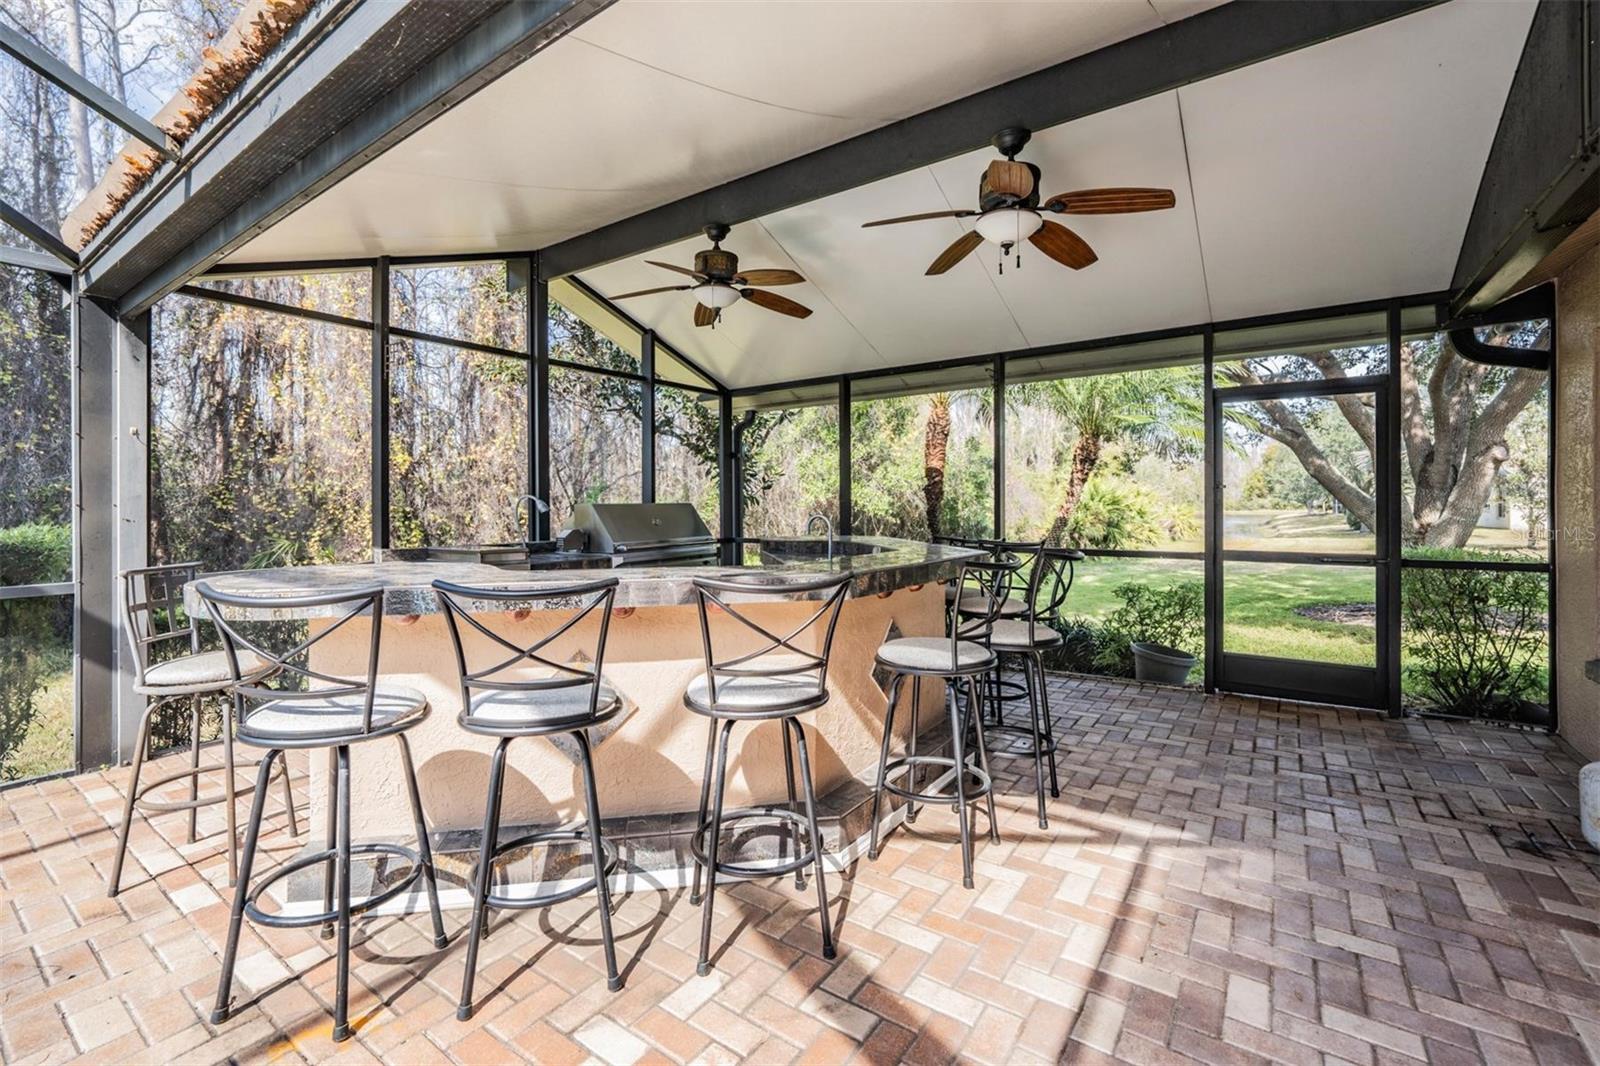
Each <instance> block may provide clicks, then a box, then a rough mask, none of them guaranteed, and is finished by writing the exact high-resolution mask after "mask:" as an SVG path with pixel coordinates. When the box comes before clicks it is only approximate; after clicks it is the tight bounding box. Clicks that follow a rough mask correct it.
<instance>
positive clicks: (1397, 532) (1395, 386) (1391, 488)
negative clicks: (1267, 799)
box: [1377, 302, 1405, 718]
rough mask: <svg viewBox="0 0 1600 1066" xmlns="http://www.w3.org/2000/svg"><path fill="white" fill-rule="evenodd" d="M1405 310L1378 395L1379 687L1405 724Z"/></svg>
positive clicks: (1395, 315)
mask: <svg viewBox="0 0 1600 1066" xmlns="http://www.w3.org/2000/svg"><path fill="white" fill-rule="evenodd" d="M1401 310H1402V309H1401V307H1400V304H1399V303H1398V302H1396V303H1394V304H1392V305H1391V306H1390V307H1389V311H1388V317H1387V322H1386V326H1387V329H1386V333H1387V336H1388V339H1389V380H1390V382H1391V384H1390V387H1389V388H1387V389H1385V390H1384V391H1383V392H1381V393H1379V394H1378V395H1379V396H1380V397H1381V398H1382V400H1383V409H1382V410H1381V411H1379V412H1378V413H1377V414H1378V417H1377V424H1378V440H1379V441H1380V443H1381V444H1383V445H1385V446H1386V451H1387V454H1382V453H1383V451H1384V450H1385V449H1380V455H1381V460H1380V462H1381V467H1382V470H1381V472H1382V473H1383V474H1384V475H1385V477H1386V481H1387V483H1386V484H1385V485H1384V486H1383V487H1382V488H1381V489H1380V491H1379V494H1378V506H1379V508H1381V510H1382V516H1383V535H1382V536H1383V539H1382V542H1381V543H1379V544H1378V555H1379V557H1380V558H1382V559H1383V560H1384V564H1383V565H1382V566H1380V567H1379V568H1378V581H1379V582H1380V586H1381V587H1380V588H1379V589H1378V596H1379V601H1378V602H1379V603H1380V604H1381V603H1383V602H1384V601H1385V600H1387V602H1388V604H1389V609H1388V611H1382V610H1380V611H1379V612H1378V624H1379V625H1380V626H1381V627H1382V629H1381V631H1380V632H1379V633H1378V667H1379V678H1378V681H1379V684H1381V685H1382V686H1383V694H1384V703H1385V705H1386V707H1387V709H1388V712H1389V717H1390V718H1399V717H1401V716H1402V715H1403V714H1405V693H1404V691H1403V688H1402V685H1401V672H1400V671H1401V658H1402V654H1401V646H1400V609H1401V600H1400V568H1401V566H1402V565H1403V560H1402V558H1401V557H1402V555H1403V554H1404V552H1403V548H1402V537H1401V525H1400V523H1401V522H1403V521H1404V520H1405V516H1404V514H1403V513H1402V510H1401V506H1400V505H1401V502H1402V501H1401V486H1402V485H1403V484H1404V480H1403V478H1402V471H1401V464H1402V463H1403V462H1404V461H1405V460H1404V458H1403V456H1404V454H1405V449H1404V448H1403V447H1401V444H1400V430H1401V426H1400V403H1401V397H1400V380H1399V378H1400V375H1399V370H1400V345H1401V344H1402V343H1403V341H1402V337H1401V330H1402V326H1401Z"/></svg>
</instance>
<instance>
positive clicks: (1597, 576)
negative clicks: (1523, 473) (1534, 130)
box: [1554, 248, 1600, 759]
mask: <svg viewBox="0 0 1600 1066" xmlns="http://www.w3.org/2000/svg"><path fill="white" fill-rule="evenodd" d="M1556 301H1557V304H1556V306H1557V329H1558V333H1557V337H1556V383H1555V404H1556V408H1555V409H1556V449H1555V451H1556V469H1555V479H1556V481H1555V486H1556V491H1555V496H1556V514H1555V526H1554V529H1555V557H1556V573H1557V575H1559V577H1558V580H1557V582H1556V656H1555V659H1556V676H1555V690H1556V705H1557V708H1558V710H1559V713H1560V716H1561V724H1560V730H1561V735H1562V736H1564V737H1565V738H1566V739H1567V741H1568V742H1569V743H1571V744H1572V746H1573V747H1575V748H1577V749H1578V750H1579V751H1581V752H1583V753H1584V755H1586V756H1588V757H1589V758H1591V759H1600V684H1596V683H1595V682H1593V681H1590V680H1589V679H1588V678H1587V677H1586V676H1584V664H1585V663H1586V662H1588V661H1589V660H1591V659H1596V658H1600V568H1597V565H1596V553H1595V548H1596V544H1595V541H1596V534H1595V529H1596V525H1597V523H1600V510H1597V509H1596V504H1597V500H1596V495H1595V469H1596V458H1597V455H1600V441H1597V440H1596V436H1595V429H1596V422H1595V412H1594V404H1595V398H1596V395H1597V394H1600V248H1597V249H1591V250H1590V251H1589V254H1588V255H1586V256H1584V257H1583V258H1582V259H1579V260H1578V261H1577V262H1576V263H1574V264H1573V265H1572V266H1571V267H1570V268H1568V269H1567V271H1566V272H1565V273H1563V274H1562V275H1561V276H1560V277H1558V278H1557V279H1556Z"/></svg>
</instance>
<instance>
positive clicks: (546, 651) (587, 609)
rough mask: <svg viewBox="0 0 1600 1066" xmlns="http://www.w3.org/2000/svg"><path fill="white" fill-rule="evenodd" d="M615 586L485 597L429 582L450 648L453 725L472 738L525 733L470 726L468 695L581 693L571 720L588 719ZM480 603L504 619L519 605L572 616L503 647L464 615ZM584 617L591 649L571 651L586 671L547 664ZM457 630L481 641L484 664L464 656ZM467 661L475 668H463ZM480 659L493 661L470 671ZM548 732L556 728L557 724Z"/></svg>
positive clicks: (607, 581)
mask: <svg viewBox="0 0 1600 1066" xmlns="http://www.w3.org/2000/svg"><path fill="white" fill-rule="evenodd" d="M618 584H619V582H618V580H617V578H614V577H608V578H603V579H601V580H598V581H590V582H585V583H583V584H576V585H564V586H562V587H561V588H556V589H510V590H498V589H496V590H491V589H483V588H473V587H468V586H465V585H453V584H451V583H449V582H447V581H435V582H434V583H433V592H434V596H435V597H437V598H438V601H439V607H440V609H441V610H442V611H443V612H444V617H445V622H446V624H447V625H449V627H450V638H451V643H452V644H453V645H454V646H455V653H456V668H457V670H458V671H459V673H460V678H461V715H460V718H459V721H460V723H461V725H462V726H463V727H464V728H468V729H473V730H475V731H478V732H491V733H502V732H505V731H507V730H509V731H511V732H515V733H521V732H525V731H526V730H525V727H520V726H514V725H512V726H495V725H491V724H489V723H486V722H480V721H474V719H473V715H472V708H473V693H474V691H475V690H478V691H485V692H495V691H500V692H535V693H544V692H550V693H554V692H558V691H559V690H562V689H578V688H584V687H587V689H588V700H587V704H586V706H585V707H584V708H583V710H582V711H580V712H578V713H576V714H574V715H573V717H574V718H575V719H583V718H593V717H594V716H595V714H596V712H597V710H598V707H599V701H600V689H601V677H600V672H601V669H602V668H603V667H604V665H605V663H604V659H605V651H606V635H607V633H608V632H609V630H610V628H611V607H612V604H613V603H614V602H615V600H616V596H617V586H618ZM485 603H487V604H491V605H494V609H495V610H497V611H512V610H516V609H518V608H519V607H521V606H523V605H538V606H544V607H548V608H552V609H555V608H563V607H565V608H570V609H571V610H572V616H571V617H570V618H568V619H566V621H564V622H562V623H561V624H560V625H559V626H556V627H555V628H554V629H552V630H551V631H550V632H548V633H545V634H543V635H542V636H540V637H539V638H538V639H536V640H534V641H533V642H532V643H531V644H524V643H522V642H520V641H516V642H513V641H511V640H508V639H506V637H505V636H504V635H502V633H500V632H498V631H497V630H495V629H494V628H493V627H492V626H490V625H488V624H486V623H485V622H484V621H482V619H481V618H480V617H479V616H477V615H475V614H474V613H472V608H473V606H474V605H475V604H485ZM591 615H598V624H597V625H593V626H591V627H590V628H592V629H593V630H594V642H593V643H592V644H586V645H585V646H580V647H579V648H578V649H577V650H578V652H580V653H585V652H586V653H587V658H588V663H587V664H585V663H583V662H581V661H577V660H576V659H575V658H569V659H568V660H567V661H566V662H562V661H560V660H558V659H554V658H551V657H550V656H551V655H552V654H554V651H553V648H552V645H554V644H555V643H556V642H557V641H559V640H560V639H561V638H562V637H564V636H566V635H567V634H568V633H572V632H574V631H575V630H578V629H579V627H580V626H581V625H582V624H583V623H584V621H585V620H586V619H588V618H589V617H590V616H591ZM464 627H466V628H469V629H471V630H472V631H475V632H477V633H478V634H480V635H481V636H483V637H484V638H485V639H486V640H488V642H489V644H488V646H487V648H486V654H485V655H484V656H481V657H480V656H477V655H472V656H469V653H468V649H467V642H466V641H464V640H463V639H462V637H463V634H464ZM502 653H503V654H502ZM496 656H498V657H496ZM469 657H470V658H472V659H474V660H475V662H472V663H469V662H468V659H469ZM486 658H493V659H494V661H492V662H489V663H488V665H478V661H481V660H482V659H486ZM474 667H476V668H474ZM528 668H533V669H535V670H542V671H547V673H546V674H545V676H537V677H529V676H527V675H526V670H527V669H528ZM518 671H523V673H522V674H521V676H519V675H518V673H517V672H518ZM550 724H551V725H559V722H552V723H550Z"/></svg>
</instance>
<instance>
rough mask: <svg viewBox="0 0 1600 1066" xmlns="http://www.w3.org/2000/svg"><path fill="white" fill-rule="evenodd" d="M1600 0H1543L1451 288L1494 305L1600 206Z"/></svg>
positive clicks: (1473, 304)
mask: <svg viewBox="0 0 1600 1066" xmlns="http://www.w3.org/2000/svg"><path fill="white" fill-rule="evenodd" d="M1597 113H1600V0H1577V2H1573V0H1541V2H1540V4H1539V8H1538V10H1537V11H1536V12H1535V13H1534V16H1533V25H1532V27H1531V28H1530V29H1529V31H1528V42H1527V44H1526V45H1525V46H1524V47H1523V51H1522V59H1521V60H1520V61H1519V62H1518V64H1517V72H1516V75H1515V76H1514V77H1513V78H1512V81H1511V90H1510V92H1509V93H1507V94H1506V104H1505V109H1504V110H1503V111H1502V112H1501V115H1500V125H1499V128H1498V129H1496V130H1495V135H1494V146H1493V147H1492V148H1491V149H1490V150H1489V158H1488V160H1487V162H1486V163H1485V164H1484V168H1483V177H1482V178H1481V179H1480V180H1479V183H1478V196H1477V200H1476V201H1475V202H1474V203H1473V205H1472V217H1471V219H1470V220H1469V221H1468V223H1467V231H1466V234H1465V235H1464V236H1463V237H1462V240H1461V251H1460V254H1459V255H1458V257H1457V259H1456V269H1455V275H1454V277H1453V279H1452V285H1451V288H1452V289H1453V290H1454V291H1455V293H1456V296H1455V298H1454V300H1453V301H1452V303H1451V310H1452V311H1454V312H1456V313H1458V314H1459V313H1461V312H1464V311H1480V310H1483V309H1485V308H1488V307H1492V306H1493V305H1494V304H1496V303H1498V302H1499V301H1500V300H1501V299H1502V298H1504V297H1505V296H1507V295H1508V294H1510V293H1511V292H1512V290H1513V288H1514V287H1515V286H1516V285H1517V283H1518V282H1520V281H1521V280H1522V278H1524V277H1525V276H1527V274H1528V272H1529V271H1530V270H1532V269H1533V268H1534V267H1535V266H1536V265H1538V263H1539V262H1540V260H1542V259H1543V258H1544V257H1545V256H1546V255H1548V254H1549V253H1550V252H1552V251H1554V250H1555V248H1556V246H1557V245H1559V244H1560V243H1561V242H1562V241H1563V240H1564V239H1565V238H1566V236H1567V235H1568V234H1569V233H1571V232H1572V231H1573V230H1574V229H1576V228H1577V227H1578V226H1579V225H1581V224H1582V223H1583V221H1584V219H1586V218H1588V217H1589V216H1590V215H1591V214H1593V213H1594V212H1595V210H1596V209H1597V208H1600V128H1597V123H1600V120H1597V118H1596V115H1597Z"/></svg>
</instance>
